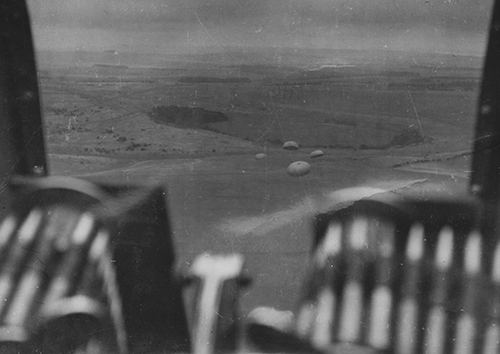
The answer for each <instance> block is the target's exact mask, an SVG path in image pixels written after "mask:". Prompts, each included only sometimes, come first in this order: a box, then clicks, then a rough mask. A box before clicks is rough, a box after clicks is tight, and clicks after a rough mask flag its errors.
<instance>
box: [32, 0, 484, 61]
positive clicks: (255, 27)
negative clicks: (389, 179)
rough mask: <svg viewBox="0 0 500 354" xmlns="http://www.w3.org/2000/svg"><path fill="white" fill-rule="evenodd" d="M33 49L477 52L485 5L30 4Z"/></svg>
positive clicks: (382, 0)
mask: <svg viewBox="0 0 500 354" xmlns="http://www.w3.org/2000/svg"><path fill="white" fill-rule="evenodd" d="M29 4H30V9H31V13H32V19H33V22H34V28H35V38H36V41H37V45H38V46H39V47H40V48H53V49H74V48H82V49H118V50H131V49H135V50H141V51H156V52H178V51H185V50H190V49H193V48H203V47H222V46H235V45H238V46H287V47H322V48H367V47H368V48H389V49H415V50H435V51H442V52H457V53H460V52H463V53H477V54H480V53H481V51H482V50H483V47H484V40H485V36H486V28H487V25H488V23H489V11H490V7H491V4H492V0H267V1H266V0H177V1H172V0H29Z"/></svg>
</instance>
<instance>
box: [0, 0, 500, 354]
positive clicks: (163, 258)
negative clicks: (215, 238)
mask: <svg viewBox="0 0 500 354" xmlns="http://www.w3.org/2000/svg"><path fill="white" fill-rule="evenodd" d="M499 29H500V2H499V1H496V2H495V6H494V9H493V16H492V23H491V27H490V35H489V44H488V51H487V56H486V61H485V66H484V73H483V84H482V92H481V97H480V100H479V109H478V123H477V131H476V136H477V139H476V141H475V146H474V158H473V164H472V167H473V168H472V175H471V188H470V194H469V195H466V196H463V197H455V198H453V199H449V198H448V199H443V198H435V199H427V200H418V199H412V198H408V197H406V198H403V197H395V196H391V195H388V194H379V195H376V196H374V197H373V198H369V199H364V200H358V201H353V202H352V203H351V204H350V205H349V206H344V207H341V208H338V209H336V210H332V211H329V212H326V213H323V214H321V215H317V216H316V217H315V218H314V220H313V224H314V233H313V237H312V239H313V242H312V244H313V247H312V252H311V262H310V265H309V267H310V269H309V272H308V276H307V277H306V279H305V280H304V286H303V292H302V294H301V295H300V296H298V297H297V308H296V311H295V313H293V314H291V313H280V312H279V311H276V310H274V309H270V308H259V309H256V310H255V311H252V313H251V314H250V315H249V316H248V317H247V319H246V320H245V321H243V320H242V317H241V315H240V314H239V311H238V297H239V294H240V290H241V288H242V287H244V286H246V285H248V282H249V281H248V280H249V279H248V276H247V275H246V274H245V271H244V260H243V258H242V257H241V256H240V255H208V254H203V255H200V256H199V257H198V258H197V259H196V260H195V262H194V263H193V265H192V267H191V269H190V270H187V271H184V272H178V271H176V270H175V266H174V264H175V250H174V247H173V242H172V238H171V231H170V226H169V218H168V210H167V208H166V198H167V196H168V193H167V191H166V190H165V189H164V188H163V187H156V186H146V187H142V186H115V185H98V184H94V183H90V182H88V181H83V180H77V179H71V178H63V177H51V176H49V177H48V176H47V175H48V168H47V163H46V156H45V148H44V140H43V126H42V117H41V113H40V107H39V97H38V86H37V85H38V84H37V74H36V67H35V60H34V54H33V45H32V39H31V32H30V23H29V17H28V13H27V9H26V5H25V3H24V1H18V0H5V1H2V3H1V4H0V97H1V98H2V99H1V100H0V156H1V158H0V173H1V174H2V175H1V176H2V180H1V183H2V184H1V186H2V188H1V190H2V193H1V200H0V207H1V210H0V214H1V216H2V221H1V222H0V300H1V301H0V352H2V353H4V352H6V353H8V352H16V353H17V352H21V353H32V352H42V353H113V352H114V353H128V352H131V353H135V352H137V353H144V352H148V353H149V352H151V353H154V352H165V351H167V352H190V351H191V352H194V353H198V354H210V353H214V352H237V351H238V352H245V351H253V352H255V351H261V352H311V353H320V352H321V353H325V352H328V353H330V352H335V353H354V352H359V351H358V350H370V349H371V350H376V351H380V352H388V353H402V354H407V353H408V354H412V353H436V354H440V353H456V354H458V353H464V354H467V353H500V344H499V343H500V243H499V240H498V236H497V235H498V227H499V226H498V220H499V218H498V215H499V210H500V209H499V202H500V187H499V186H500V185H499V183H498V177H499V174H498V170H499V168H500V154H499V151H498V149H499V146H500V144H499V141H500V123H499V121H498V114H499V112H500V97H499V96H498V95H499V92H500V49H499V48H500V32H499V31H500V30H499ZM189 295H191V296H189ZM361 347H364V348H365V349H360V348H361ZM366 348H370V349H366Z"/></svg>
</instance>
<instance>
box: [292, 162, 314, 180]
mask: <svg viewBox="0 0 500 354" xmlns="http://www.w3.org/2000/svg"><path fill="white" fill-rule="evenodd" d="M286 172H287V173H288V174H289V175H290V176H293V177H300V176H305V175H307V174H308V173H309V172H311V165H310V164H308V163H307V162H305V161H295V162H292V163H291V164H290V165H288V168H287V169H286Z"/></svg>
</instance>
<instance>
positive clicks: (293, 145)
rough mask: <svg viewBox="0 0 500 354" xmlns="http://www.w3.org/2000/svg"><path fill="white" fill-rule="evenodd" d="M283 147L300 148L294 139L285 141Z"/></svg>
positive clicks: (289, 148) (286, 148)
mask: <svg viewBox="0 0 500 354" xmlns="http://www.w3.org/2000/svg"><path fill="white" fill-rule="evenodd" d="M283 149H285V150H298V149H299V144H298V143H297V142H296V141H293V140H289V141H285V143H284V144H283Z"/></svg>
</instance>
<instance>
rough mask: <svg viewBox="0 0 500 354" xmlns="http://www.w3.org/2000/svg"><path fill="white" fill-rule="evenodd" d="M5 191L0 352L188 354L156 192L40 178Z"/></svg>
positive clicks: (161, 201)
mask: <svg viewBox="0 0 500 354" xmlns="http://www.w3.org/2000/svg"><path fill="white" fill-rule="evenodd" d="M11 189H12V193H13V195H15V196H16V198H15V203H13V204H12V206H11V208H9V212H8V215H7V216H6V218H4V219H3V221H2V222H1V224H0V299H1V300H2V301H1V302H0V352H2V353H4V352H8V351H9V350H10V351H12V352H16V353H17V352H21V353H33V352H41V353H127V352H128V350H129V348H130V350H132V351H138V352H149V351H154V350H160V349H161V350H169V351H186V350H189V335H188V330H187V322H186V317H185V315H184V309H183V306H182V299H181V293H180V288H179V287H178V286H177V284H178V283H177V282H176V281H175V280H174V278H173V275H172V266H173V262H174V258H173V257H174V254H173V249H172V243H171V239H170V230H169V225H168V219H167V217H166V204H165V193H164V191H163V189H162V188H145V189H141V188H137V189H132V190H121V189H120V188H111V187H98V186H95V185H93V184H90V183H87V182H83V181H80V180H75V179H70V178H60V177H48V178H35V179H25V178H23V179H16V180H15V181H14V182H13V183H12V185H11ZM145 347H147V348H148V349H147V350H144V348H145Z"/></svg>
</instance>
